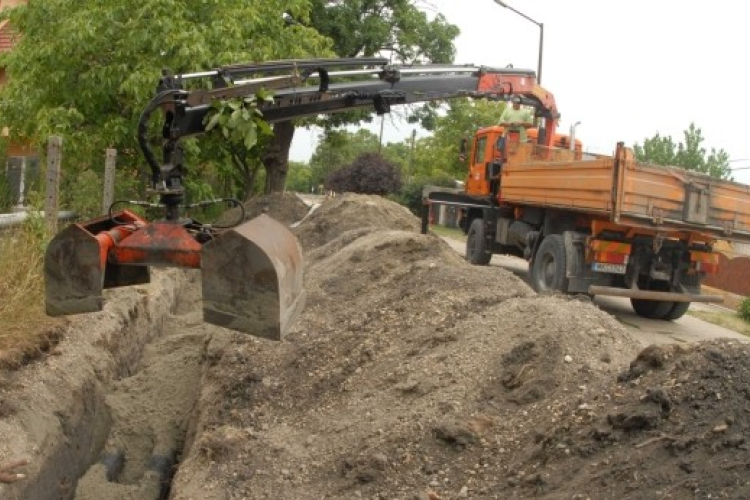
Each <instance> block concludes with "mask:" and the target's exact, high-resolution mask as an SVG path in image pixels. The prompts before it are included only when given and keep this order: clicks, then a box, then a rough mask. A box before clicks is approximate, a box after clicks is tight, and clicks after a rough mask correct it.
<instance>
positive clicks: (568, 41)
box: [291, 0, 750, 183]
mask: <svg viewBox="0 0 750 500" xmlns="http://www.w3.org/2000/svg"><path fill="white" fill-rule="evenodd" d="M426 3H427V4H428V5H430V6H431V7H427V9H429V10H430V11H432V12H440V13H442V14H443V15H444V16H445V17H446V19H447V20H448V21H449V22H451V23H453V24H455V25H457V26H458V27H459V28H460V30H461V34H460V35H459V36H458V38H457V40H456V49H457V53H456V60H455V62H456V63H461V64H464V63H466V64H477V65H485V66H500V67H504V66H506V65H507V64H513V66H514V67H516V68H530V69H534V70H536V67H537V58H538V55H539V31H540V30H539V28H538V27H537V26H536V25H535V24H533V23H531V22H530V21H528V20H526V19H524V18H523V17H521V16H519V15H518V14H516V13H514V12H513V11H511V10H508V9H505V8H503V7H501V6H499V5H497V4H496V3H495V2H494V1H493V0H427V2H426ZM506 3H507V4H508V5H511V6H512V7H514V8H516V9H517V10H519V11H521V12H523V13H524V14H526V15H527V16H529V17H531V18H532V19H534V20H535V21H537V22H540V23H544V50H543V66H542V82H541V83H542V86H543V87H545V88H547V89H548V90H549V91H550V92H552V94H554V96H555V98H556V101H557V105H558V109H559V110H560V112H561V114H562V119H561V123H560V127H559V128H558V131H559V132H565V133H567V131H568V130H569V128H570V125H571V124H572V123H574V122H577V121H580V122H581V124H580V125H579V126H578V128H577V129H576V130H577V132H576V135H577V137H578V138H579V139H580V140H581V141H583V143H584V147H585V148H586V149H588V150H590V151H594V152H597V153H604V154H609V153H611V152H612V151H613V150H614V148H615V145H616V143H617V142H618V141H624V142H625V143H626V144H627V145H632V144H633V143H634V142H636V141H638V142H642V141H643V139H644V138H646V137H651V136H653V135H654V134H655V133H656V132H659V133H661V134H662V135H671V136H672V137H673V138H674V139H676V140H682V131H683V130H685V129H686V128H687V127H688V125H689V124H690V122H691V121H693V122H695V124H696V125H697V126H698V127H700V128H701V129H702V130H703V135H704V137H705V139H706V140H705V143H704V144H705V145H706V146H707V148H708V149H710V148H711V147H715V148H717V149H720V148H723V149H724V150H726V151H727V152H728V153H729V155H730V157H731V159H732V160H741V161H733V162H732V163H731V165H732V167H742V166H748V167H750V139H749V138H748V135H749V134H750V121H749V116H750V92H749V91H748V88H749V87H750V81H749V79H748V76H750V69H748V56H747V49H748V48H750V41H749V40H748V34H747V33H748V20H749V19H750V18H749V17H748V16H747V14H746V10H745V9H747V7H746V4H745V3H744V2H740V1H736V0H735V1H731V0H713V1H711V2H706V1H698V0H682V1H679V0H651V1H646V0H623V1H621V0H607V1H603V0H567V1H566V0H507V2H506ZM377 123H378V124H379V119H378V121H377ZM370 128H372V129H373V130H374V131H376V132H377V131H378V130H379V125H377V124H376V125H374V126H371V127H370ZM412 128H413V126H412V125H409V124H407V123H405V122H403V121H400V120H397V119H386V121H385V133H384V139H385V142H388V141H398V140H403V139H404V138H406V137H407V136H408V135H409V134H411V131H412ZM421 135H423V134H422V133H421V132H420V136H421ZM317 137H318V132H317V131H303V130H299V131H298V134H297V136H296V137H295V140H294V143H293V145H292V152H291V157H292V159H294V160H300V161H304V160H307V159H309V156H310V155H311V154H312V151H313V150H314V149H315V146H316V144H317ZM734 176H735V180H738V181H740V182H744V183H750V169H748V170H737V171H736V172H735V174H734Z"/></svg>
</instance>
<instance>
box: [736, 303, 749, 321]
mask: <svg viewBox="0 0 750 500" xmlns="http://www.w3.org/2000/svg"><path fill="white" fill-rule="evenodd" d="M737 316H739V317H740V318H742V319H743V320H745V321H747V322H748V323H750V297H746V298H745V300H743V301H742V302H740V306H739V307H738V308H737Z"/></svg>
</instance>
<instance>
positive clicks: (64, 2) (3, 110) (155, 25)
mask: <svg viewBox="0 0 750 500" xmlns="http://www.w3.org/2000/svg"><path fill="white" fill-rule="evenodd" d="M309 7H310V2H309V1H308V0H264V1H262V2H247V1H245V0H223V1H221V2H216V1H212V2H193V1H189V0H119V1H117V2H101V1H98V0H49V1H45V2H30V3H29V5H28V6H22V7H17V8H14V9H10V10H8V11H6V12H4V13H3V15H4V16H9V17H10V20H11V23H12V24H13V26H14V28H15V29H16V30H17V31H18V32H20V33H21V36H20V40H19V42H18V44H17V45H16V46H15V48H14V50H13V51H11V52H10V53H7V54H3V55H2V60H1V61H0V63H2V65H3V66H4V67H5V68H6V70H7V75H8V82H7V85H6V86H5V87H4V88H3V89H2V91H1V93H0V117H2V123H1V124H0V126H9V127H10V129H11V131H12V133H13V134H15V135H16V136H19V137H26V138H30V139H31V140H32V141H33V142H34V143H35V144H36V145H37V146H42V145H43V143H44V141H46V138H47V137H48V136H49V135H52V134H56V135H63V136H65V143H64V148H65V153H64V155H65V166H66V176H67V178H68V179H69V180H70V179H73V180H74V179H75V177H76V175H77V173H78V172H81V171H84V170H86V169H91V170H94V171H96V172H100V170H101V164H102V163H103V161H102V158H103V154H104V150H105V148H107V147H114V148H116V149H117V150H118V174H119V180H118V182H120V181H122V180H124V179H131V180H132V181H133V182H135V181H136V180H138V176H137V174H136V173H135V172H136V171H137V170H136V169H137V167H138V166H140V165H141V164H142V163H143V162H142V160H141V158H140V154H139V148H138V146H137V143H136V138H135V131H136V124H137V121H138V118H139V115H140V113H141V110H142V108H143V106H144V105H145V104H146V102H147V101H148V100H149V99H150V98H151V97H152V96H153V95H154V91H155V86H156V83H157V82H158V80H159V77H160V72H161V69H162V68H165V67H167V68H170V69H172V70H173V71H175V72H177V73H182V72H189V71H197V70H205V69H207V68H213V67H217V66H220V65H224V64H230V63H237V62H242V61H252V60H269V59H277V58H290V57H311V56H325V55H328V54H330V52H329V50H328V47H329V45H328V41H327V39H325V38H324V37H322V36H320V35H319V34H318V33H317V32H316V31H315V30H314V29H312V28H309V27H306V26H305V24H309V22H308V21H309V17H308V14H309ZM285 12H287V13H290V14H291V15H293V16H294V17H295V18H296V19H300V20H302V21H303V22H302V23H301V24H298V25H292V26H289V25H288V23H286V22H285V21H284V19H283V16H282V15H283V13H285ZM152 125H153V128H154V132H157V130H156V129H157V127H156V124H155V123H154V124H152ZM155 135H156V134H155ZM213 141H215V142H214V145H215V146H216V147H215V148H213V149H212V148H210V147H208V145H207V143H210V142H213ZM222 142H223V141H221V139H219V138H217V139H212V138H204V139H203V140H201V141H200V142H199V143H195V142H192V143H191V142H190V141H187V144H186V149H187V152H188V154H189V157H190V159H191V163H190V164H191V165H194V166H195V167H196V168H203V166H205V165H213V166H214V167H215V168H220V167H221V165H229V164H231V163H232V161H234V160H235V158H234V157H233V153H232V152H231V151H229V150H228V149H227V148H225V147H223V144H222ZM209 150H210V151H209ZM217 151H219V152H221V155H220V156H218V157H217V155H216V152H217ZM207 152H210V154H211V156H210V157H209V156H207V154H206V153H207Z"/></svg>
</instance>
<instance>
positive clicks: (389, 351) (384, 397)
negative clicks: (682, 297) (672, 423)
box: [174, 196, 639, 499]
mask: <svg viewBox="0 0 750 500" xmlns="http://www.w3.org/2000/svg"><path fill="white" fill-rule="evenodd" d="M297 232H298V234H299V236H300V239H301V240H302V242H303V246H304V248H305V250H306V257H307V262H308V266H309V267H308V269H307V272H306V287H307V292H308V302H307V307H306V309H305V312H304V313H303V314H302V316H301V318H300V319H299V321H298V323H297V324H296V326H295V328H294V329H293V331H292V332H291V334H290V335H289V336H288V338H287V339H286V340H287V341H285V342H282V343H280V344H273V343H269V342H263V341H257V340H254V339H249V338H243V337H239V336H238V337H236V338H235V340H234V341H233V342H231V343H230V344H228V345H224V344H222V345H221V346H220V348H218V347H217V348H214V349H212V348H211V347H209V353H213V354H210V356H211V357H212V360H213V361H212V368H211V369H209V371H208V376H207V379H206V380H205V384H204V389H203V397H202V400H203V405H202V414H201V417H200V420H201V422H202V426H203V427H202V432H201V433H199V434H198V436H197V438H196V441H195V446H194V447H193V450H192V452H191V453H190V456H189V457H188V458H187V459H186V460H185V462H183V464H182V466H181V468H180V470H179V472H178V475H177V478H176V483H175V487H174V488H175V489H174V491H175V492H176V495H175V497H176V498H191V497H192V498H272V497H273V498H289V499H296V498H341V499H345V498H346V499H350V498H359V497H362V498H388V499H395V498H404V499H413V498H420V499H421V498H433V499H435V498H442V499H448V498H463V497H473V498H509V496H508V494H509V493H508V492H509V491H516V486H514V485H513V484H510V483H509V482H508V478H509V477H510V478H514V477H516V476H517V472H518V471H517V470H512V469H511V468H510V464H512V463H514V462H516V461H518V460H522V459H523V458H524V457H525V454H526V452H527V450H528V449H531V448H532V447H534V446H535V443H536V442H537V441H536V440H537V439H538V435H539V433H540V429H541V428H542V427H544V428H545V429H546V428H547V427H548V426H549V425H554V424H556V423H559V422H562V419H564V418H565V416H566V411H568V409H569V407H570V405H571V404H574V405H575V404H581V403H580V401H582V400H584V399H587V398H593V397H594V395H595V394H599V393H600V391H601V390H603V389H604V388H605V387H606V385H607V383H608V381H609V380H612V379H614V378H616V377H617V375H618V373H619V372H620V371H622V368H623V367H624V366H627V364H628V362H629V361H630V360H631V359H632V358H633V357H634V356H635V355H636V353H637V352H638V350H639V344H638V342H636V341H635V340H634V339H633V338H632V337H631V336H630V335H629V334H628V332H627V331H626V330H625V328H624V327H623V326H622V325H620V324H619V323H617V322H616V321H615V320H614V319H613V318H612V317H610V316H609V315H607V314H605V313H603V312H601V311H600V310H598V309H597V308H596V307H595V306H593V305H592V304H591V303H590V302H588V301H586V300H578V299H575V298H569V297H565V298H564V297H539V296H537V295H535V294H534V293H533V292H532V291H531V290H530V289H529V287H528V286H527V285H526V284H525V283H523V282H522V281H521V280H520V279H519V278H517V277H516V276H514V275H512V274H511V273H509V272H508V271H506V270H504V269H501V268H497V267H474V266H470V265H468V264H466V263H465V262H464V261H463V260H462V259H460V258H459V257H458V256H457V255H456V253H455V252H454V251H453V250H451V249H450V248H449V247H448V245H447V244H446V243H445V242H444V241H443V240H442V239H440V238H438V237H436V236H433V235H420V234H419V233H418V220H417V219H416V218H415V217H414V216H412V215H411V214H409V213H408V212H407V211H405V209H404V210H402V209H401V207H399V206H397V205H395V204H392V203H390V202H388V201H385V200H383V199H381V198H377V197H355V196H345V197H342V198H337V199H333V200H329V201H328V202H326V203H325V204H324V205H322V206H321V207H320V209H319V210H317V211H315V212H314V213H312V214H311V215H310V216H309V217H308V219H307V220H306V221H305V222H304V223H302V224H301V225H300V226H299V228H297ZM582 398H583V399H582ZM511 483H512V481H511ZM519 491H520V490H519Z"/></svg>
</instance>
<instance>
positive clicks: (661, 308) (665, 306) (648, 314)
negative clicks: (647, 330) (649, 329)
mask: <svg viewBox="0 0 750 500" xmlns="http://www.w3.org/2000/svg"><path fill="white" fill-rule="evenodd" d="M647 290H651V291H654V292H668V291H669V285H668V284H667V283H665V282H663V281H652V282H651V283H650V284H649V286H648V287H647ZM630 303H631V304H632V305H633V310H634V311H635V313H636V314H637V315H638V316H641V317H643V318H647V319H665V318H666V316H667V315H668V314H669V313H670V311H671V310H672V308H673V307H674V305H675V302H672V301H671V300H645V299H630Z"/></svg>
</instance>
